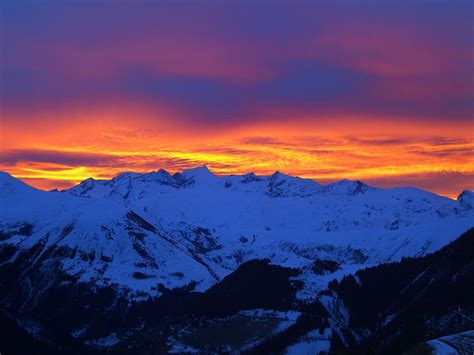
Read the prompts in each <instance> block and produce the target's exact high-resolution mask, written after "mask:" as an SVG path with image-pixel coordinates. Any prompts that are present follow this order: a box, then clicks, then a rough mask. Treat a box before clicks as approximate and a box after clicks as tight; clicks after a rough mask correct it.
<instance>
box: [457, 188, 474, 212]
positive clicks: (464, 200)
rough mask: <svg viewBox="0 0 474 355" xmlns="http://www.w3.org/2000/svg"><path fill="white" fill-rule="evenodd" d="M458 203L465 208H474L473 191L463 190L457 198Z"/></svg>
mask: <svg viewBox="0 0 474 355" xmlns="http://www.w3.org/2000/svg"><path fill="white" fill-rule="evenodd" d="M457 200H458V202H459V204H460V205H461V206H462V207H464V208H466V209H474V192H472V191H471V190H464V191H463V192H461V194H460V195H459V196H458V198H457Z"/></svg>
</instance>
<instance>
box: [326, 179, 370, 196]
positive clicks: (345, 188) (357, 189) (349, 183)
mask: <svg viewBox="0 0 474 355" xmlns="http://www.w3.org/2000/svg"><path fill="white" fill-rule="evenodd" d="M324 187H325V188H326V189H327V190H329V191H332V192H339V193H349V194H358V193H364V192H366V191H368V190H371V189H373V187H371V186H369V185H367V184H366V183H364V182H362V181H360V180H348V179H342V180H339V181H336V182H333V183H330V184H327V185H325V186H324Z"/></svg>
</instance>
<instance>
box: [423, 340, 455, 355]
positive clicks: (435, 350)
mask: <svg viewBox="0 0 474 355" xmlns="http://www.w3.org/2000/svg"><path fill="white" fill-rule="evenodd" d="M427 344H428V345H429V346H430V347H431V349H432V354H433V355H458V354H459V353H458V352H457V351H456V350H455V349H453V348H452V347H450V346H449V345H448V344H446V343H444V342H442V341H440V340H431V341H429V342H428V343H427Z"/></svg>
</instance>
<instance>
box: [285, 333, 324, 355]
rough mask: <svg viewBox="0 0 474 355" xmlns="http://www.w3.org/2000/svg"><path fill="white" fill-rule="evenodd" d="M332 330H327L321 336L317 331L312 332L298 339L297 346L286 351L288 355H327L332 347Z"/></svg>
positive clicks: (294, 345)
mask: <svg viewBox="0 0 474 355" xmlns="http://www.w3.org/2000/svg"><path fill="white" fill-rule="evenodd" d="M331 335H332V332H331V329H330V328H327V329H325V330H324V332H323V333H322V334H321V333H320V332H319V331H317V330H312V331H311V332H309V333H308V334H306V335H305V336H303V337H301V338H300V339H298V342H297V343H296V344H293V345H290V346H289V347H288V348H287V349H286V354H287V355H300V354H301V355H317V354H327V353H328V352H329V348H330V347H331Z"/></svg>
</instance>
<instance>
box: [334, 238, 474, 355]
mask: <svg viewBox="0 0 474 355" xmlns="http://www.w3.org/2000/svg"><path fill="white" fill-rule="evenodd" d="M473 285H474V229H471V230H469V231H468V232H466V233H464V234H463V235H462V236H461V237H460V238H459V239H457V240H456V241H454V242H453V243H451V244H449V245H448V246H446V247H444V248H443V249H441V250H439V251H438V252H436V253H434V254H431V255H428V256H426V257H423V258H418V259H404V260H402V261H401V262H400V263H391V264H383V265H380V266H377V267H374V268H369V269H364V270H361V271H359V272H357V273H356V274H355V276H352V275H351V276H348V277H345V278H344V279H342V280H341V281H340V282H337V281H333V282H332V283H331V284H330V285H329V291H328V292H327V294H328V295H329V296H330V298H331V299H332V300H334V299H338V300H341V301H342V304H343V305H344V307H345V308H346V310H347V312H348V313H349V315H350V316H349V322H348V323H347V322H346V324H344V322H343V321H341V320H340V319H339V320H338V325H339V326H340V327H341V329H342V330H344V329H345V330H346V332H341V334H350V335H349V336H339V337H337V338H338V339H336V340H335V341H334V344H333V349H342V348H344V347H346V346H348V347H350V348H352V349H354V348H355V347H356V343H357V341H356V339H357V338H358V337H360V338H362V339H363V340H362V341H361V342H359V344H358V345H357V347H356V348H357V349H358V350H360V351H361V352H362V351H364V352H365V351H367V349H370V350H372V351H375V352H377V353H398V352H400V351H403V350H406V349H407V348H409V347H410V346H412V345H414V344H416V343H417V342H420V341H422V340H426V339H431V338H435V337H439V336H443V335H447V334H450V333H454V332H457V331H463V330H468V329H472V328H474V286H473ZM332 304H336V303H335V302H332ZM332 311H333V312H332V316H333V317H334V318H335V319H337V316H335V315H336V314H337V313H338V311H339V312H340V311H343V310H342V309H341V307H339V309H333V310H332Z"/></svg>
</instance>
